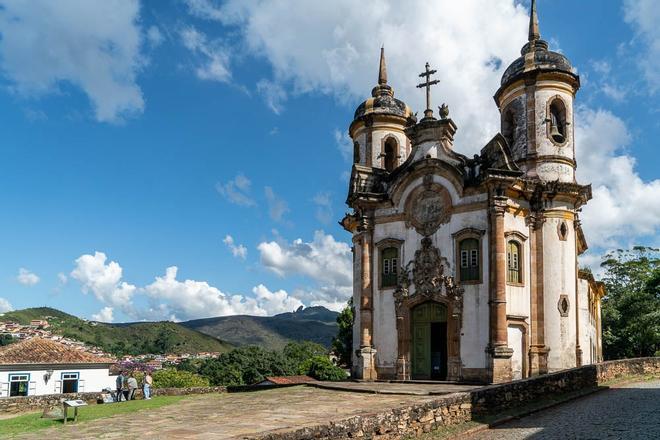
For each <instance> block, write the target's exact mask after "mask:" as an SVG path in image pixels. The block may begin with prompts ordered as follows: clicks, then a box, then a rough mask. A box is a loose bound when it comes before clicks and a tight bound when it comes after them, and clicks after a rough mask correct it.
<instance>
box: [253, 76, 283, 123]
mask: <svg viewBox="0 0 660 440" xmlns="http://www.w3.org/2000/svg"><path fill="white" fill-rule="evenodd" d="M257 91H258V92H259V93H260V94H261V96H263V97H264V99H265V100H266V105H268V107H269V108H270V109H271V110H272V111H273V113H275V114H276V115H279V114H280V113H282V110H284V101H286V99H287V93H286V91H285V90H284V87H282V86H281V85H280V84H277V83H275V82H273V81H269V80H267V79H261V80H259V82H258V83H257Z"/></svg>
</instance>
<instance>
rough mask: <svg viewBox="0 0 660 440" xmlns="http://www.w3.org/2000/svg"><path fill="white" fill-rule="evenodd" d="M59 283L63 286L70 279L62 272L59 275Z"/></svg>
mask: <svg viewBox="0 0 660 440" xmlns="http://www.w3.org/2000/svg"><path fill="white" fill-rule="evenodd" d="M57 281H59V283H60V284H61V285H64V284H66V283H68V282H69V277H67V276H66V275H65V274H64V273H62V272H60V273H58V274H57Z"/></svg>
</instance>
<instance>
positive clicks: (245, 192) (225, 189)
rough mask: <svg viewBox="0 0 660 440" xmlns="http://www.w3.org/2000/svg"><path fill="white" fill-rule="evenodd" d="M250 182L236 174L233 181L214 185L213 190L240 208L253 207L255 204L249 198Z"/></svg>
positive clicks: (241, 175)
mask: <svg viewBox="0 0 660 440" xmlns="http://www.w3.org/2000/svg"><path fill="white" fill-rule="evenodd" d="M251 186H252V182H251V181H250V179H248V178H247V177H245V176H244V175H243V174H238V175H237V176H236V177H235V178H234V179H232V180H230V181H228V182H226V183H219V182H218V183H216V184H215V189H216V190H217V191H218V193H219V194H220V195H221V196H223V197H224V198H225V199H227V200H228V201H229V202H231V203H233V204H235V205H240V206H255V205H256V203H255V201H254V200H253V199H252V197H250V187H251Z"/></svg>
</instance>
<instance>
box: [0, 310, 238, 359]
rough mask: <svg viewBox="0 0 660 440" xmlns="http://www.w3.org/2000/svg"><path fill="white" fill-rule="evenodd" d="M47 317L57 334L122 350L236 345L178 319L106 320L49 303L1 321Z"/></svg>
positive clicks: (165, 350) (178, 350)
mask: <svg viewBox="0 0 660 440" xmlns="http://www.w3.org/2000/svg"><path fill="white" fill-rule="evenodd" d="M33 319H46V320H47V321H48V323H49V324H50V327H49V328H48V330H50V331H51V332H52V333H54V334H57V335H62V336H64V337H67V338H71V339H75V340H78V341H81V342H85V343H88V344H92V345H95V346H97V347H99V348H101V349H103V350H104V351H107V352H110V353H113V354H116V355H122V354H132V355H138V354H147V353H153V354H163V353H197V352H202V351H218V352H226V351H229V350H231V348H232V346H231V345H230V344H228V343H226V342H224V341H222V340H219V339H217V338H215V337H212V336H208V335H206V334H203V333H200V332H197V331H195V330H193V329H190V328H188V327H185V326H183V325H180V324H177V323H174V322H166V321H164V322H135V323H127V324H104V323H100V322H94V321H86V320H83V319H80V318H78V317H76V316H73V315H69V314H68V313H64V312H62V311H59V310H57V309H52V308H49V307H37V308H29V309H23V310H16V311H13V312H6V313H4V315H0V321H5V322H18V323H20V324H29V323H30V321H31V320H33Z"/></svg>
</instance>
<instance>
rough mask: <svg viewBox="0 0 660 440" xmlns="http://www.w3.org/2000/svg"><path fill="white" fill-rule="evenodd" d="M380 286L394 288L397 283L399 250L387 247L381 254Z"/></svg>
mask: <svg viewBox="0 0 660 440" xmlns="http://www.w3.org/2000/svg"><path fill="white" fill-rule="evenodd" d="M380 259H381V286H382V287H394V286H396V283H397V274H398V268H399V250H398V249H397V248H394V247H388V248H385V249H383V250H382V252H381V257H380Z"/></svg>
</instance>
